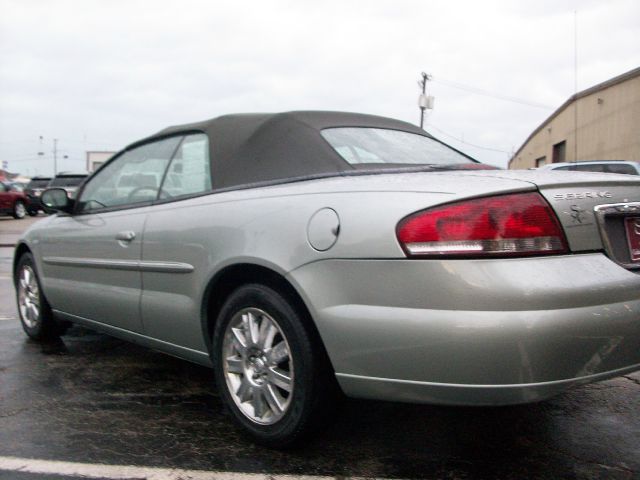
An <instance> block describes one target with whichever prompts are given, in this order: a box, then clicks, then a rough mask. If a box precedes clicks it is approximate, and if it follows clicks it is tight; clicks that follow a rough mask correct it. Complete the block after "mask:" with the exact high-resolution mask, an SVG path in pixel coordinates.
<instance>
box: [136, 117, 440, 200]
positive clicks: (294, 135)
mask: <svg viewBox="0 0 640 480" xmlns="http://www.w3.org/2000/svg"><path fill="white" fill-rule="evenodd" d="M332 127H374V128H385V129H392V130H402V131H405V132H411V133H415V134H418V135H423V136H426V137H429V138H433V137H432V136H431V135H429V134H428V133H426V132H425V131H424V130H421V129H420V128H418V127H416V126H414V125H411V124H410V123H406V122H402V121H399V120H394V119H390V118H385V117H378V116H375V115H364V114H360V113H345V112H323V111H298V112H285V113H272V114H271V113H269V114H268V113H247V114H233V115H224V116H221V117H217V118H213V119H210V120H205V121H202V122H197V123H190V124H185V125H176V126H172V127H168V128H165V129H163V130H161V131H160V132H158V133H156V134H155V135H152V136H150V137H147V138H145V139H144V140H141V141H139V142H136V143H134V144H132V145H130V146H129V147H127V149H129V148H133V147H135V146H138V145H140V144H142V143H147V142H149V141H151V140H157V139H160V138H163V137H167V136H172V135H176V134H180V133H186V132H204V133H206V134H207V136H208V138H209V148H210V152H209V153H210V158H211V160H212V161H211V173H212V180H213V188H214V190H218V189H226V188H233V187H238V186H241V185H251V184H262V183H269V182H277V181H290V180H302V179H305V178H318V177H325V176H335V175H341V174H347V172H354V171H356V170H358V168H359V167H358V166H357V165H350V164H349V163H348V162H346V161H345V160H344V159H343V158H342V157H341V156H340V155H339V154H338V153H337V152H336V151H335V150H334V149H333V148H332V147H331V145H329V143H328V142H327V141H326V140H325V139H324V138H323V137H322V135H321V133H320V132H321V131H322V130H323V129H325V128H332Z"/></svg>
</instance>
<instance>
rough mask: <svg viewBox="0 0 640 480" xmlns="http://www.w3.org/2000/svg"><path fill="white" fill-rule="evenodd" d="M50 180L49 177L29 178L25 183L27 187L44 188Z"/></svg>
mask: <svg viewBox="0 0 640 480" xmlns="http://www.w3.org/2000/svg"><path fill="white" fill-rule="evenodd" d="M50 181H51V179H50V178H43V179H38V180H31V181H30V182H29V185H27V188H46V186H47V185H49V182H50Z"/></svg>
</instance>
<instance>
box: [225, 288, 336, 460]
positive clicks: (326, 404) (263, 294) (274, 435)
mask: <svg viewBox="0 0 640 480" xmlns="http://www.w3.org/2000/svg"><path fill="white" fill-rule="evenodd" d="M212 343H213V346H212V349H213V351H212V357H213V361H214V365H215V367H214V368H215V374H216V381H217V384H218V388H219V389H220V390H221V394H222V397H223V399H224V400H225V403H226V404H227V406H228V407H229V409H230V410H231V412H232V414H233V418H234V420H235V421H236V422H237V423H238V424H239V425H240V426H241V427H242V429H243V430H244V432H245V433H248V434H249V435H250V436H251V437H252V439H253V440H254V441H256V442H258V443H260V444H263V445H266V446H270V447H276V448H277V447H287V446H290V445H292V444H293V443H294V442H295V441H296V440H298V439H300V438H301V437H302V436H303V435H304V434H306V433H308V432H309V431H311V430H312V429H313V428H314V427H315V426H318V425H319V424H321V423H323V422H324V421H325V419H326V416H327V413H328V411H329V409H330V408H331V407H332V406H333V403H334V402H335V398H329V397H330V396H331V394H334V393H335V391H336V390H335V388H334V385H332V383H331V382H332V378H331V377H332V375H331V371H330V367H329V366H328V365H327V364H328V362H326V361H325V360H324V358H325V357H324V354H323V350H322V348H321V346H319V345H318V344H317V343H318V342H317V340H316V339H315V338H314V336H313V334H312V331H311V329H310V326H309V325H308V324H307V320H306V319H305V318H304V317H303V316H302V314H301V313H300V312H298V311H297V309H296V308H295V307H294V306H293V305H292V304H291V303H290V302H289V301H287V300H286V299H285V297H284V296H282V295H280V294H279V293H278V292H277V291H275V290H273V289H271V288H269V287H267V286H264V285H258V284H252V285H245V286H243V287H240V288H239V289H237V290H236V291H235V292H234V293H232V294H231V296H230V297H229V298H228V299H227V301H226V302H225V304H224V306H223V308H222V310H221V312H220V315H219V317H218V321H217V323H216V326H215V329H214V335H213V342H212ZM333 382H334V383H335V380H334V379H333Z"/></svg>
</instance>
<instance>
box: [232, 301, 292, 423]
mask: <svg viewBox="0 0 640 480" xmlns="http://www.w3.org/2000/svg"><path fill="white" fill-rule="evenodd" d="M222 357H223V368H224V376H225V380H226V383H227V388H228V389H229V392H230V394H231V397H232V399H233V401H234V402H235V404H236V406H237V407H238V409H239V410H240V411H241V412H242V413H243V415H245V416H246V417H247V418H248V419H249V420H251V421H252V422H254V423H257V424H261V425H271V424H274V423H276V422H278V421H279V420H280V419H282V417H284V415H285V413H286V412H287V410H288V408H289V406H290V404H291V400H292V396H293V389H294V362H293V360H294V359H293V358H292V356H291V349H290V348H289V343H288V342H287V339H286V337H285V335H284V333H283V331H282V328H281V327H280V326H279V325H278V323H277V322H276V320H275V319H274V318H273V317H272V316H270V315H269V314H268V313H266V312H265V311H263V310H260V309H258V308H245V309H242V310H240V311H239V312H237V313H236V314H235V315H234V316H233V318H232V319H231V321H230V322H229V324H228V325H227V328H226V330H225V333H224V338H223V345H222Z"/></svg>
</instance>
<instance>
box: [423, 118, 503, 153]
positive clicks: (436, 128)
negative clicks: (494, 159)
mask: <svg viewBox="0 0 640 480" xmlns="http://www.w3.org/2000/svg"><path fill="white" fill-rule="evenodd" d="M429 128H433V129H434V130H437V131H438V132H440V133H441V134H442V135H445V136H447V137H449V138H452V139H453V140H456V141H458V142H460V143H464V144H465V145H469V146H471V147H475V148H479V149H481V150H489V151H491V152H499V153H506V154H507V155H511V152H508V151H506V150H500V149H499V148H493V147H484V146H482V145H476V144H475V143H470V142H467V141H465V140H464V139H462V138H458V137H456V136H455V135H451V134H450V133H447V132H445V131H444V130H440V129H439V128H438V127H436V126H434V125H433V124H429Z"/></svg>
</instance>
